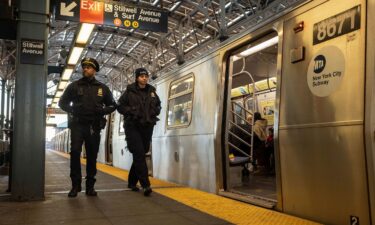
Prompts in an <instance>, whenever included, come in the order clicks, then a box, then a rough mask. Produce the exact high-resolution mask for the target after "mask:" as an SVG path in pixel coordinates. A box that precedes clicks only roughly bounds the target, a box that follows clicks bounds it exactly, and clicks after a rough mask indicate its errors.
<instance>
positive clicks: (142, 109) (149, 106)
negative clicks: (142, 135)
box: [117, 82, 161, 124]
mask: <svg viewBox="0 0 375 225" xmlns="http://www.w3.org/2000/svg"><path fill="white" fill-rule="evenodd" d="M145 91H146V93H141V92H142V90H140V88H139V86H138V84H137V83H136V82H135V83H133V84H130V85H128V86H127V88H126V90H125V92H124V93H123V94H122V95H121V97H120V99H119V102H118V108H117V111H118V112H119V113H121V114H123V115H124V118H125V121H126V122H130V121H135V122H139V123H140V124H155V123H156V121H158V120H159V119H158V118H157V116H158V115H159V114H160V110H161V106H160V99H159V96H158V95H157V94H156V92H155V91H156V90H155V88H154V87H153V86H151V85H149V84H147V85H146V87H145Z"/></svg>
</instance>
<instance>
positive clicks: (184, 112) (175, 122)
mask: <svg viewBox="0 0 375 225" xmlns="http://www.w3.org/2000/svg"><path fill="white" fill-rule="evenodd" d="M193 90H194V74H192V73H191V74H189V75H187V76H185V77H183V78H181V79H178V80H176V81H173V82H172V83H171V84H170V87H169V97H168V110H167V112H168V115H167V128H181V127H187V126H189V124H190V122H191V116H192V115H191V114H192V106H193Z"/></svg>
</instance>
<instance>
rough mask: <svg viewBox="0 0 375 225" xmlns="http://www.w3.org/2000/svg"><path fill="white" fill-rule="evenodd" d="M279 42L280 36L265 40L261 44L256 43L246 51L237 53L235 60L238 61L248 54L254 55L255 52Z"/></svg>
mask: <svg viewBox="0 0 375 225" xmlns="http://www.w3.org/2000/svg"><path fill="white" fill-rule="evenodd" d="M278 42H279V37H278V36H276V37H273V38H271V39H269V40H267V41H264V42H262V43H260V44H259V45H255V46H253V47H251V48H248V49H246V50H245V51H243V52H241V53H239V54H237V55H235V56H234V57H233V61H236V60H238V59H241V58H243V57H247V56H249V55H252V54H254V53H257V52H259V51H262V50H263V49H266V48H268V47H270V46H272V45H275V44H277V43H278Z"/></svg>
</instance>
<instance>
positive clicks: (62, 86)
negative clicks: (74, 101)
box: [58, 81, 68, 90]
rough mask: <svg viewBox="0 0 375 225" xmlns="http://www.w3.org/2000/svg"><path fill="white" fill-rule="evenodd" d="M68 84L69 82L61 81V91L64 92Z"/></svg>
mask: <svg viewBox="0 0 375 225" xmlns="http://www.w3.org/2000/svg"><path fill="white" fill-rule="evenodd" d="M67 84H68V81H60V84H59V88H58V89H59V90H64V88H65V87H66V85H67Z"/></svg>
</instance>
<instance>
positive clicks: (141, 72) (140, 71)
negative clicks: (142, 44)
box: [134, 68, 149, 80]
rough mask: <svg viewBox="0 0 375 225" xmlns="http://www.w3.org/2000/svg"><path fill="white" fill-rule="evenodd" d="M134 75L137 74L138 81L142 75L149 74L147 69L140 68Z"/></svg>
mask: <svg viewBox="0 0 375 225" xmlns="http://www.w3.org/2000/svg"><path fill="white" fill-rule="evenodd" d="M134 74H135V80H137V78H138V77H139V76H141V75H147V76H149V75H148V72H147V70H146V69H145V68H138V69H136V70H135V71H134Z"/></svg>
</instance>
